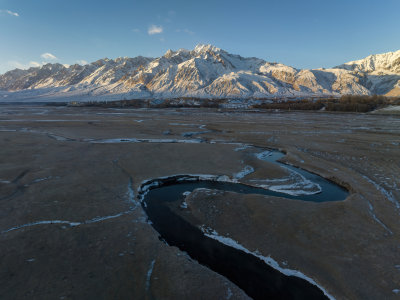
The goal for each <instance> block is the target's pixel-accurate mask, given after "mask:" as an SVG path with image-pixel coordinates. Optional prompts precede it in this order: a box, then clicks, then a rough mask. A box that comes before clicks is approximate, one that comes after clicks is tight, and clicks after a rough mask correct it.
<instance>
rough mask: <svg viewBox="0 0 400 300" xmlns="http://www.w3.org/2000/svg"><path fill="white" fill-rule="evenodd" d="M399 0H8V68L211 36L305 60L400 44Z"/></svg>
mask: <svg viewBox="0 0 400 300" xmlns="http://www.w3.org/2000/svg"><path fill="white" fill-rule="evenodd" d="M399 12H400V1H399V0H380V1H378V0H375V1H371V0H363V1H361V0H353V1H352V0H347V1H344V0H343V1H342V0H335V1H333V0H331V1H328V0H309V1H307V0H303V1H295V0H264V1H262V0H260V1H254V0H246V1H233V0H231V1H217V0H214V1H210V0H202V1H198V0H197V1H190V0H186V1H180V0H176V1H167V0H165V1H155V0H146V1H133V0H130V1H128V0H113V1H106V0H96V1H94V0H0V73H4V72H5V71H7V70H10V69H14V68H15V67H20V68H23V67H25V68H26V67H28V66H35V65H40V64H42V63H45V62H59V63H63V64H73V63H75V62H83V61H87V62H92V61H95V60H97V59H99V58H104V57H108V58H116V57H119V56H129V57H134V56H138V55H143V56H151V57H158V56H160V55H162V54H164V53H165V52H166V51H167V50H168V49H173V50H176V49H179V48H186V49H192V48H194V46H195V45H196V44H199V43H207V44H208V43H210V44H213V45H215V46H217V47H220V48H222V49H224V50H227V51H228V52H231V53H235V54H240V55H242V56H255V57H259V58H263V59H265V60H267V61H272V62H281V63H285V64H288V65H291V66H294V67H298V68H318V67H332V66H335V65H338V64H341V63H343V62H346V61H350V60H354V59H359V58H363V57H365V56H368V55H369V54H374V53H383V52H389V51H396V50H399V49H400V17H399Z"/></svg>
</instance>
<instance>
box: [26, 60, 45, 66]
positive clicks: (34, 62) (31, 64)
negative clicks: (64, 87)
mask: <svg viewBox="0 0 400 300" xmlns="http://www.w3.org/2000/svg"><path fill="white" fill-rule="evenodd" d="M29 65H30V66H32V67H40V66H41V65H42V64H40V63H38V62H37V61H30V62H29Z"/></svg>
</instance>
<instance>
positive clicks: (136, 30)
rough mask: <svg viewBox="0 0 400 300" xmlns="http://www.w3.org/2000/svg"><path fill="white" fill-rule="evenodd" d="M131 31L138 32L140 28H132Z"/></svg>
mask: <svg viewBox="0 0 400 300" xmlns="http://www.w3.org/2000/svg"><path fill="white" fill-rule="evenodd" d="M132 31H133V32H140V29H138V28H133V29H132Z"/></svg>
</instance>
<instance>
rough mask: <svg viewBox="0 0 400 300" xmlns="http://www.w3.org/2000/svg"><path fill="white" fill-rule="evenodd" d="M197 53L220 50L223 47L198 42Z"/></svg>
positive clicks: (195, 50)
mask: <svg viewBox="0 0 400 300" xmlns="http://www.w3.org/2000/svg"><path fill="white" fill-rule="evenodd" d="M193 51H194V52H196V53H205V52H207V51H212V52H220V51H221V49H220V48H217V47H215V46H213V45H211V44H198V45H197V46H196V47H195V48H194V50H193Z"/></svg>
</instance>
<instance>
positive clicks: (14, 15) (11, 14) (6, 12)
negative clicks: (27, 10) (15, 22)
mask: <svg viewBox="0 0 400 300" xmlns="http://www.w3.org/2000/svg"><path fill="white" fill-rule="evenodd" d="M0 13H5V14H8V15H10V16H13V17H19V13H16V12H13V11H11V10H8V9H5V10H4V9H0Z"/></svg>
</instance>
